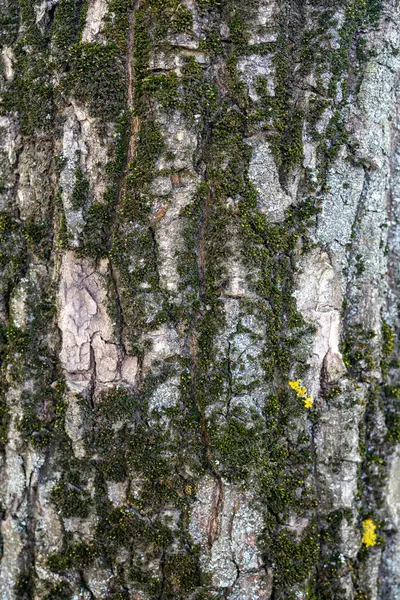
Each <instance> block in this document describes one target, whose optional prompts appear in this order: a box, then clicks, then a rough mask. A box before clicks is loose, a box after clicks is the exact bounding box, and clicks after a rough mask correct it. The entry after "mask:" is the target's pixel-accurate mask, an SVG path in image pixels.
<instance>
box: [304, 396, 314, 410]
mask: <svg viewBox="0 0 400 600" xmlns="http://www.w3.org/2000/svg"><path fill="white" fill-rule="evenodd" d="M303 401H304V406H305V408H311V407H312V405H313V404H314V400H313V397H312V396H306V397H305V398H303Z"/></svg>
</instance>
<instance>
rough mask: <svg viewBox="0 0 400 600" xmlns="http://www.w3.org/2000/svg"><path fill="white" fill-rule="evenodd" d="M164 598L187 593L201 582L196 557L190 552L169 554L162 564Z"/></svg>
mask: <svg viewBox="0 0 400 600" xmlns="http://www.w3.org/2000/svg"><path fill="white" fill-rule="evenodd" d="M164 577H165V587H164V593H165V597H166V598H170V599H171V600H172V599H175V598H178V597H182V595H183V594H189V593H190V592H193V591H194V590H195V589H196V588H198V587H200V585H201V584H202V577H201V572H200V569H199V561H198V557H193V556H190V554H170V555H169V556H167V558H166V561H165V564H164Z"/></svg>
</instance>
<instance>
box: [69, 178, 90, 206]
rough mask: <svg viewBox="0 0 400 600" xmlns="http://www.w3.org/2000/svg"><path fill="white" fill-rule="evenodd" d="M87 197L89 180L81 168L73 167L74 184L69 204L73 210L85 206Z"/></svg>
mask: <svg viewBox="0 0 400 600" xmlns="http://www.w3.org/2000/svg"><path fill="white" fill-rule="evenodd" d="M88 197H89V182H88V180H87V179H86V177H85V175H84V173H83V171H82V169H81V168H80V167H77V168H76V169H75V185H74V189H73V190H72V196H71V206H72V208H73V210H79V209H80V208H85V207H86V205H87V201H88Z"/></svg>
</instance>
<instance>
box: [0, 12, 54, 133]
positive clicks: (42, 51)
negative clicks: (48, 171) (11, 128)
mask: <svg viewBox="0 0 400 600" xmlns="http://www.w3.org/2000/svg"><path fill="white" fill-rule="evenodd" d="M11 6H13V5H11ZM11 12H12V13H13V9H11ZM9 14H10V13H9ZM13 14H15V13H13ZM20 19H21V22H22V24H23V26H24V29H23V34H22V35H21V36H20V37H19V39H18V41H17V42H16V44H14V46H13V52H14V56H15V61H14V65H13V66H14V72H15V75H14V77H13V78H12V80H11V81H10V82H9V83H8V84H7V85H6V86H5V90H4V94H3V99H2V108H1V112H0V114H10V113H12V114H14V113H15V112H17V113H18V116H19V122H20V127H21V129H20V133H21V134H23V135H31V134H32V133H33V131H34V130H35V129H36V128H41V129H49V128H50V127H52V125H53V116H54V115H53V110H54V105H53V85H52V73H51V68H50V53H49V46H48V38H47V36H46V34H45V33H44V34H43V33H42V32H41V31H40V30H39V28H38V27H37V25H36V15H35V11H34V7H33V5H32V4H30V3H29V2H25V1H23V2H21V4H20Z"/></svg>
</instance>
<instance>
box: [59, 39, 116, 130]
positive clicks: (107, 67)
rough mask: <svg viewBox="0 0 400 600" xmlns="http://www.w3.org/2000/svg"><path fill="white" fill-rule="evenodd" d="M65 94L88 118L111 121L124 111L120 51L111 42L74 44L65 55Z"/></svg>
mask: <svg viewBox="0 0 400 600" xmlns="http://www.w3.org/2000/svg"><path fill="white" fill-rule="evenodd" d="M68 60H69V65H70V71H69V73H68V76H67V77H66V80H65V81H64V84H63V85H64V88H65V90H66V91H69V92H70V93H72V94H73V95H74V96H75V98H76V99H77V100H79V101H80V102H82V103H83V104H85V105H86V106H87V107H88V108H89V111H90V112H91V114H92V115H94V116H97V117H101V118H103V119H107V120H114V119H115V118H116V117H117V116H118V115H119V114H120V112H121V111H122V110H123V108H124V103H125V91H124V76H123V65H122V62H121V57H120V50H119V47H118V45H117V44H116V43H115V42H110V43H108V44H100V43H97V42H85V43H77V44H74V45H73V46H71V47H70V49H69V52H68Z"/></svg>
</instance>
